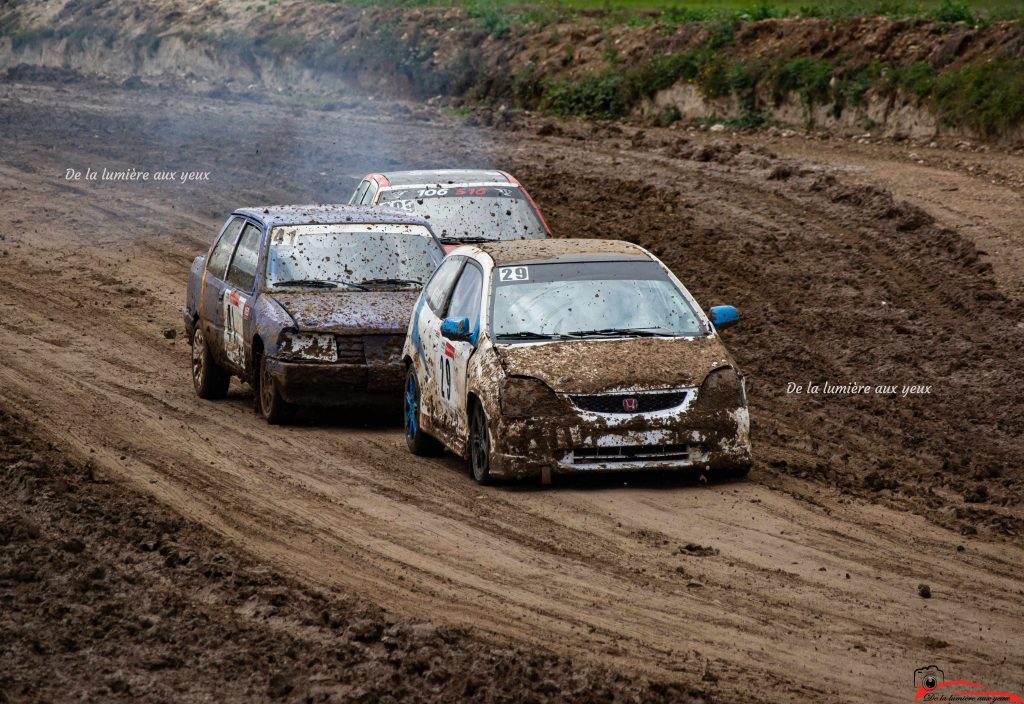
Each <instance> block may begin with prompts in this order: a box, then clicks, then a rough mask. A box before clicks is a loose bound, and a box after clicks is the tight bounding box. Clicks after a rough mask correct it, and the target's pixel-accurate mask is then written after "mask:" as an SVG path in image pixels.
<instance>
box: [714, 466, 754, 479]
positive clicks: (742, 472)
mask: <svg viewBox="0 0 1024 704" xmlns="http://www.w3.org/2000/svg"><path fill="white" fill-rule="evenodd" d="M748 474H750V463H749V462H747V463H745V464H734V465H733V466H731V467H727V468H725V469H723V470H722V471H721V473H720V474H719V476H720V477H722V478H723V479H743V478H744V477H746V476H747V475H748Z"/></svg>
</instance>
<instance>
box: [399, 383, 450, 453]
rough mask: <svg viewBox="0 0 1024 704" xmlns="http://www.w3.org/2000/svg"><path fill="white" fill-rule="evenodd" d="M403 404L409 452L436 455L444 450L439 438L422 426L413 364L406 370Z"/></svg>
mask: <svg viewBox="0 0 1024 704" xmlns="http://www.w3.org/2000/svg"><path fill="white" fill-rule="evenodd" d="M402 406H403V413H402V418H403V421H402V425H403V426H404V427H405V444H406V446H408V448H409V452H411V453H412V454H414V455H419V456H420V457H434V456H437V455H440V454H441V453H442V452H444V446H443V445H442V444H441V443H440V442H438V440H437V438H434V437H433V436H431V435H428V434H427V433H425V432H424V431H423V428H421V427H420V420H419V419H420V386H419V384H418V383H416V370H415V369H413V367H412V365H409V369H408V370H407V371H406V372H405V396H404V401H403V403H402Z"/></svg>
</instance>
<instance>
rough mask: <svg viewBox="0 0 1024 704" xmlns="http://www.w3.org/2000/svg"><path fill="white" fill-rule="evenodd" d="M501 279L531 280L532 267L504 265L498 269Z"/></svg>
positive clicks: (499, 278)
mask: <svg viewBox="0 0 1024 704" xmlns="http://www.w3.org/2000/svg"><path fill="white" fill-rule="evenodd" d="M498 280H499V281H529V280H530V268H529V267H525V266H503V267H501V268H499V269H498Z"/></svg>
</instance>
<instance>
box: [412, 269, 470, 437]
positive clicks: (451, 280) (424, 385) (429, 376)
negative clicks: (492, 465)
mask: <svg viewBox="0 0 1024 704" xmlns="http://www.w3.org/2000/svg"><path fill="white" fill-rule="evenodd" d="M465 262H466V258H465V257H448V258H447V259H445V260H444V261H443V262H442V263H441V266H439V267H438V268H437V271H435V272H434V275H433V276H431V277H430V281H428V282H427V285H426V287H425V288H424V290H423V305H422V306H419V309H418V312H417V314H416V321H415V326H414V338H413V343H414V344H415V345H416V348H417V351H418V352H419V355H420V359H419V363H420V366H421V369H420V371H421V376H420V398H421V402H422V407H423V409H424V411H425V412H426V413H427V415H428V419H427V420H428V423H427V424H428V425H429V426H431V427H441V428H443V427H444V424H443V421H442V416H441V414H442V413H443V412H444V407H443V405H442V401H441V400H442V399H443V398H446V397H448V396H450V395H451V391H452V389H451V379H452V377H451V363H450V361H449V363H448V364H447V365H446V364H445V362H444V360H445V359H446V358H445V357H444V349H445V347H444V340H443V339H442V338H441V321H442V320H443V319H444V315H445V312H446V311H447V310H448V301H449V300H450V299H451V292H452V287H453V286H454V285H455V281H456V279H457V278H458V275H459V272H460V271H461V270H462V266H463V265H464V264H465Z"/></svg>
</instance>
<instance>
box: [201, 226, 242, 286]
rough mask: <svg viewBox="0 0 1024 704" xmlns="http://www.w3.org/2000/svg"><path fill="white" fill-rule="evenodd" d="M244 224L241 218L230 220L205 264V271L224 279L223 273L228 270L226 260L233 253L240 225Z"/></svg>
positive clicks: (240, 228) (240, 229)
mask: <svg viewBox="0 0 1024 704" xmlns="http://www.w3.org/2000/svg"><path fill="white" fill-rule="evenodd" d="M244 224H245V221H244V220H243V219H242V218H234V219H232V220H231V222H230V223H228V226H227V227H226V228H224V232H223V234H221V236H220V239H219V240H217V245H216V246H215V247H214V248H213V253H212V254H210V259H209V261H207V262H206V270H207V271H208V272H210V273H211V274H213V275H214V276H216V277H217V278H218V279H223V278H224V271H225V269H227V268H228V260H230V259H231V253H232V252H233V251H235V244H236V243H237V242H238V233H239V232H241V231H242V225H244Z"/></svg>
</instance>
